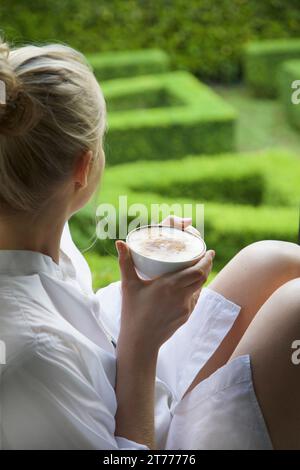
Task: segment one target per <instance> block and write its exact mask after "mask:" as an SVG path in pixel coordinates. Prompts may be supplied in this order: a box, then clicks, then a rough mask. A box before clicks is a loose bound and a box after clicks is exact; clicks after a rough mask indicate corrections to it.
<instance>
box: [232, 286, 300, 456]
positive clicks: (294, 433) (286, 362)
mask: <svg viewBox="0 0 300 470" xmlns="http://www.w3.org/2000/svg"><path fill="white" fill-rule="evenodd" d="M295 340H300V278H298V279H294V280H292V281H290V282H288V283H287V284H285V285H283V286H282V287H280V288H279V289H278V290H277V291H276V292H275V293H274V294H273V295H272V296H271V297H270V298H269V299H268V300H267V302H266V303H265V304H264V305H263V306H262V307H261V309H260V310H259V312H258V313H257V315H256V316H255V318H254V319H253V321H252V323H251V325H250V326H249V328H248V329H247V331H246V333H245V334H244V336H243V338H242V339H241V341H240V343H239V345H238V346H237V348H236V349H235V351H234V353H233V355H232V358H235V357H237V356H241V355H244V354H250V357H251V365H252V374H253V383H254V388H255V391H256V395H257V399H258V402H259V403H260V406H261V409H262V412H263V415H264V418H265V421H266V424H267V427H268V429H269V433H270V437H271V440H272V443H273V446H274V448H275V449H300V364H297V362H298V361H295V360H292V354H293V352H295V351H294V349H293V347H292V344H293V342H294V341H295ZM296 358H297V357H296Z"/></svg>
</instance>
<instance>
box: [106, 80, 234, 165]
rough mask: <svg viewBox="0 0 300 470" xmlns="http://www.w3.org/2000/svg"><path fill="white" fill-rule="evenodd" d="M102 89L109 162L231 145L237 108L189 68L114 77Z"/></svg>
mask: <svg viewBox="0 0 300 470" xmlns="http://www.w3.org/2000/svg"><path fill="white" fill-rule="evenodd" d="M102 88H103V92H104V95H105V97H106V100H107V105H108V127H109V132H108V135H107V138H106V152H107V162H108V164H109V165H112V164H117V163H124V162H128V161H135V160H165V159H170V158H181V157H183V156H185V155H187V154H190V153H197V154H199V153H209V154H213V153H220V152H225V151H230V150H233V149H234V127H235V121H236V113H235V111H234V110H233V109H232V107H231V106H230V105H229V104H228V103H226V102H225V101H224V100H223V99H222V98H220V97H219V96H218V95H216V94H215V93H214V92H213V91H212V90H211V89H210V88H209V87H208V86H206V85H204V84H203V83H201V82H199V81H198V80H197V79H196V78H195V77H193V76H192V75H191V74H189V73H188V72H171V73H167V74H156V75H148V76H142V77H135V78H130V79H116V80H112V81H109V82H103V83H102ZM137 103H138V105H137ZM126 107H127V108H128V109H126Z"/></svg>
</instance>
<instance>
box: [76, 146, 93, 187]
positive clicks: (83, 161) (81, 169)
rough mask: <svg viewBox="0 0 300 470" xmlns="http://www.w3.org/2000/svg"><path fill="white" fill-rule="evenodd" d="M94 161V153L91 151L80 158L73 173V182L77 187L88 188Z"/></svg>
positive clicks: (82, 154)
mask: <svg viewBox="0 0 300 470" xmlns="http://www.w3.org/2000/svg"><path fill="white" fill-rule="evenodd" d="M92 160H93V152H92V151H91V150H87V151H86V152H83V153H81V154H80V156H79V157H78V159H77V161H76V164H75V168H74V172H73V181H74V183H75V185H76V186H77V187H79V188H85V187H86V186H87V184H88V176H89V172H90V168H91V163H92Z"/></svg>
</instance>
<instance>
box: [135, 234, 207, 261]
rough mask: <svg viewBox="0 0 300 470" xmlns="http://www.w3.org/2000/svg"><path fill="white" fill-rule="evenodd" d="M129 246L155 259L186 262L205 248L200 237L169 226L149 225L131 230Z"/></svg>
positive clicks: (197, 255)
mask: <svg viewBox="0 0 300 470" xmlns="http://www.w3.org/2000/svg"><path fill="white" fill-rule="evenodd" d="M128 243H129V246H130V248H131V249H132V250H134V251H135V252H136V253H139V254H140V255H142V256H145V257H147V258H151V259H153V260H158V261H165V262H184V261H189V260H192V259H194V258H196V257H199V256H200V255H201V254H202V253H203V251H204V250H205V245H204V242H203V240H202V239H201V238H200V237H197V236H195V235H192V234H191V233H189V232H186V231H182V230H180V229H176V228H172V227H167V226H148V227H144V228H141V229H137V230H134V231H133V232H131V234H130V236H129V238H128Z"/></svg>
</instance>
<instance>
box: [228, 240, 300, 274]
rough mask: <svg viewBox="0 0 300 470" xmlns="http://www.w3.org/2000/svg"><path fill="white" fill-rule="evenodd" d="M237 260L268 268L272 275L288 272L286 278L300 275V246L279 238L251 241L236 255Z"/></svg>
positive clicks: (249, 264) (251, 265)
mask: <svg viewBox="0 0 300 470" xmlns="http://www.w3.org/2000/svg"><path fill="white" fill-rule="evenodd" d="M237 260H239V261H240V262H243V264H245V263H246V264H247V265H248V266H249V267H253V268H254V269H256V270H257V269H259V268H261V269H263V270H264V271H266V270H269V271H270V272H272V273H273V274H274V275H275V274H276V273H277V274H279V273H280V272H284V273H286V274H288V278H287V280H288V279H293V278H295V277H298V276H300V246H299V245H296V244H295V243H291V242H286V241H280V240H262V241H258V242H254V243H251V244H250V245H248V246H246V247H245V248H243V249H242V250H241V251H240V252H239V253H238V255H237Z"/></svg>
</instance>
